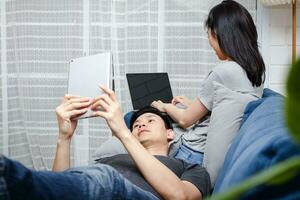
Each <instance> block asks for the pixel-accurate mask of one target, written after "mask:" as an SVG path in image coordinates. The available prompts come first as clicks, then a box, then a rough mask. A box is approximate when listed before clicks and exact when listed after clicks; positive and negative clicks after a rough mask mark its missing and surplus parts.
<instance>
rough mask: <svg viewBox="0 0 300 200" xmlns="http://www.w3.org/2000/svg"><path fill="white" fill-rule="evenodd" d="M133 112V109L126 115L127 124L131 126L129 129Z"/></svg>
mask: <svg viewBox="0 0 300 200" xmlns="http://www.w3.org/2000/svg"><path fill="white" fill-rule="evenodd" d="M133 113H134V112H133V111H129V112H128V113H126V114H125V115H124V121H125V124H126V126H127V128H129V129H130V120H131V117H132V115H133Z"/></svg>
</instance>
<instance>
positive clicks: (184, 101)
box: [172, 96, 192, 107]
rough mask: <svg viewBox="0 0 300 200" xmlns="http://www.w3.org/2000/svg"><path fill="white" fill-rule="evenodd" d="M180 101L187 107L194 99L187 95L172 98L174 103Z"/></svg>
mask: <svg viewBox="0 0 300 200" xmlns="http://www.w3.org/2000/svg"><path fill="white" fill-rule="evenodd" d="M178 103H181V104H182V105H183V106H185V107H189V106H190V105H191V104H192V100H190V99H189V98H187V97H185V96H176V97H174V98H173V99H172V104H173V105H176V104H178Z"/></svg>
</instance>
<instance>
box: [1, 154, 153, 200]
mask: <svg viewBox="0 0 300 200" xmlns="http://www.w3.org/2000/svg"><path fill="white" fill-rule="evenodd" d="M0 199H1V200H9V199H22V200H26V199H31V200H40V199H43V200H47V199H52V200H61V199H64V200H67V199H70V200H83V199H88V200H96V199H149V200H150V199H158V198H157V197H156V196H154V195H153V194H152V193H150V192H148V191H145V190H143V189H141V188H139V187H138V186H136V185H134V184H132V183H131V182H130V181H128V180H127V179H126V178H124V177H123V176H122V175H121V174H120V173H119V172H118V171H116V170H115V169H113V168H112V167H110V166H108V165H103V164H95V165H92V166H88V167H80V168H73V169H70V170H67V171H64V172H50V171H33V170H30V169H28V168H26V167H24V166H23V165H22V164H20V163H19V162H16V161H13V160H10V159H8V158H5V157H4V156H1V155H0Z"/></svg>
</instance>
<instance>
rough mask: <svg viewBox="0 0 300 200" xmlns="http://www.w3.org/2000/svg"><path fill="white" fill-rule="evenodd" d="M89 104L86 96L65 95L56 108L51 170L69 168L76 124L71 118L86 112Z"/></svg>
mask: <svg viewBox="0 0 300 200" xmlns="http://www.w3.org/2000/svg"><path fill="white" fill-rule="evenodd" d="M90 104H91V102H90V100H89V99H88V98H84V97H78V96H73V95H65V97H64V99H63V101H62V103H61V105H59V106H58V107H57V108H56V118H57V123H58V128H59V135H58V140H57V146H56V154H55V158H54V163H53V168H52V170H53V171H63V170H66V169H68V168H70V146H71V139H72V136H73V134H74V131H75V129H76V126H77V120H73V119H72V118H74V117H78V116H80V115H82V114H84V113H85V112H87V110H88V108H87V107H88V106H89V105H90Z"/></svg>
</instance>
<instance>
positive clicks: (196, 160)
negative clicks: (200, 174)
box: [174, 143, 203, 165]
mask: <svg viewBox="0 0 300 200" xmlns="http://www.w3.org/2000/svg"><path fill="white" fill-rule="evenodd" d="M174 157H175V158H177V159H181V160H184V161H185V162H187V163H191V164H198V165H202V162H203V153H200V152H198V151H194V150H193V149H191V148H190V147H188V146H186V145H185V144H184V143H182V144H181V145H180V147H179V149H178V151H177V153H176V154H175V156H174Z"/></svg>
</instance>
